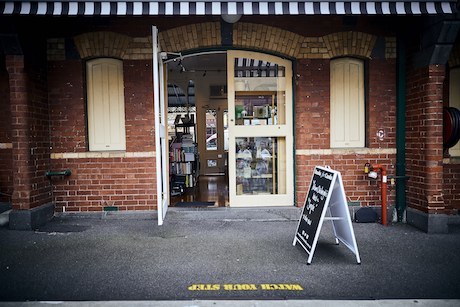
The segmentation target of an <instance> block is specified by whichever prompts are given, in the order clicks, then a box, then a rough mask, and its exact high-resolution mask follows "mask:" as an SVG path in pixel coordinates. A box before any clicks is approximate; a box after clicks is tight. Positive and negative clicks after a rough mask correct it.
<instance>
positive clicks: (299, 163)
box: [295, 60, 396, 206]
mask: <svg viewBox="0 0 460 307" xmlns="http://www.w3.org/2000/svg"><path fill="white" fill-rule="evenodd" d="M297 64H298V65H297V69H298V70H297V73H298V74H299V75H300V76H299V78H298V80H297V83H296V99H295V121H296V128H295V130H296V132H295V135H296V149H297V150H300V151H302V150H307V151H308V150H318V149H329V148H330V143H329V136H330V131H329V126H330V123H329V117H330V116H329V111H330V105H329V104H330V91H329V86H330V70H329V60H299V61H298V63H297ZM367 67H368V68H367V70H368V72H367V75H368V80H369V82H368V90H367V96H368V98H367V113H368V115H367V120H366V130H367V144H368V146H367V147H368V148H369V149H378V148H383V149H394V148H395V129H396V118H395V110H396V104H395V101H396V93H395V84H396V81H395V62H394V60H370V61H369V63H368V66H367ZM381 128H382V129H384V130H385V133H386V135H385V138H384V140H383V141H379V140H378V139H377V137H376V132H377V130H378V129H381ZM355 151H356V150H354V149H351V150H349V151H346V152H344V151H343V150H333V151H332V153H327V154H323V153H321V151H313V154H306V155H304V154H297V155H296V162H295V163H296V190H297V194H296V202H297V205H299V206H300V205H303V202H304V200H305V196H306V193H307V190H308V186H309V184H310V179H311V176H312V173H313V168H314V167H315V166H316V165H329V166H331V167H332V168H334V169H336V170H338V171H340V172H341V174H342V178H343V181H344V186H345V192H346V194H347V196H348V197H349V198H350V199H351V200H353V201H357V200H359V201H360V202H361V204H362V205H380V203H381V199H380V182H379V180H371V179H368V177H367V175H365V174H364V164H365V163H366V162H369V163H371V164H376V163H379V164H382V165H384V166H386V168H387V172H388V175H394V174H395V170H394V165H395V162H396V161H395V154H393V153H391V154H386V153H377V154H375V153H373V152H372V150H369V153H368V154H361V153H355ZM392 203H394V191H393V189H392V188H391V187H390V188H389V191H388V204H392Z"/></svg>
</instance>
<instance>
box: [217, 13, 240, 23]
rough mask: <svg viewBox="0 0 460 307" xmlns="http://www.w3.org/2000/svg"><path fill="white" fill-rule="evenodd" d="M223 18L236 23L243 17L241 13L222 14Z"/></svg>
mask: <svg viewBox="0 0 460 307" xmlns="http://www.w3.org/2000/svg"><path fill="white" fill-rule="evenodd" d="M221 17H222V19H223V20H224V21H225V22H227V23H235V22H237V21H238V20H240V18H241V14H222V15H221Z"/></svg>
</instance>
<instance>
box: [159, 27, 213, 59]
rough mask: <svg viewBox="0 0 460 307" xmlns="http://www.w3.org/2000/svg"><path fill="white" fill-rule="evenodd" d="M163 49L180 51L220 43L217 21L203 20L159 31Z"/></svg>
mask: <svg viewBox="0 0 460 307" xmlns="http://www.w3.org/2000/svg"><path fill="white" fill-rule="evenodd" d="M159 41H160V45H161V48H162V49H163V50H168V51H171V52H181V51H184V50H193V49H199V48H209V47H220V46H221V45H222V40H221V29H220V23H219V22H205V23H198V24H192V25H187V26H183V27H177V28H174V29H171V30H166V31H162V32H160V33H159Z"/></svg>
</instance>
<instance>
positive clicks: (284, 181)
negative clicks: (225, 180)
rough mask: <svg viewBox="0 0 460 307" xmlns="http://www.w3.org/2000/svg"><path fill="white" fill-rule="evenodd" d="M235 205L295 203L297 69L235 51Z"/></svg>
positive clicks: (231, 61) (231, 92)
mask: <svg viewBox="0 0 460 307" xmlns="http://www.w3.org/2000/svg"><path fill="white" fill-rule="evenodd" d="M227 65H228V67H227V69H228V70H227V73H228V78H229V81H228V100H229V101H228V102H229V131H230V133H229V134H230V138H229V145H230V146H229V175H230V176H229V178H230V179H229V189H230V206H283V205H293V204H294V196H293V195H294V189H293V128H292V83H291V80H292V66H291V62H290V61H287V60H283V59H281V58H278V57H274V56H269V55H265V54H260V53H255V52H246V51H229V52H228V61H227Z"/></svg>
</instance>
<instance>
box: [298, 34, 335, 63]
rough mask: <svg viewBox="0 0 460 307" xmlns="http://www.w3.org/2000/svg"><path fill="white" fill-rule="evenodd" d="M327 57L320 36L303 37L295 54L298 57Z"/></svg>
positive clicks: (327, 54)
mask: <svg viewBox="0 0 460 307" xmlns="http://www.w3.org/2000/svg"><path fill="white" fill-rule="evenodd" d="M329 57H330V56H329V52H328V50H327V47H326V44H325V43H324V39H323V38H322V37H305V38H304V40H303V42H302V44H301V47H300V52H299V54H298V56H297V58H299V59H328V58H329Z"/></svg>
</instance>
